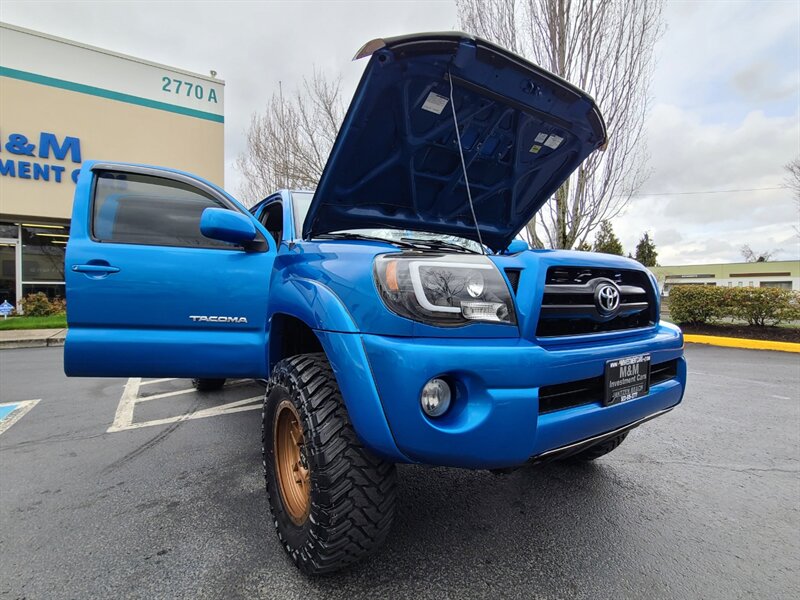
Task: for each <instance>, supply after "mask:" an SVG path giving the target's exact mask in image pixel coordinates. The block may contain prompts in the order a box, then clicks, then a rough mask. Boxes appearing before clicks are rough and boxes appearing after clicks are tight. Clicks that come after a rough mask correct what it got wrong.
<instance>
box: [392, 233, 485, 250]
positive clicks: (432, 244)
mask: <svg viewBox="0 0 800 600" xmlns="http://www.w3.org/2000/svg"><path fill="white" fill-rule="evenodd" d="M400 240H401V241H403V242H406V243H408V244H413V245H414V246H424V247H426V248H431V249H432V250H459V251H461V252H469V253H470V254H480V252H478V251H477V250H473V249H472V248H467V247H466V246H462V245H461V244H455V243H453V242H445V241H444V240H421V239H418V238H410V237H404V238H400Z"/></svg>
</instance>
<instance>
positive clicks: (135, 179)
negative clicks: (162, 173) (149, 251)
mask: <svg viewBox="0 0 800 600" xmlns="http://www.w3.org/2000/svg"><path fill="white" fill-rule="evenodd" d="M206 208H227V207H225V206H223V205H222V204H221V203H220V202H219V201H218V200H216V199H215V198H213V197H212V196H210V195H209V194H206V193H205V192H204V191H203V190H200V189H197V188H194V187H192V186H191V185H187V184H185V183H180V182H177V181H171V180H169V179H162V178H160V177H152V176H149V175H136V174H132V173H99V174H98V177H97V184H96V188H95V193H94V203H93V207H92V217H93V218H92V234H93V236H94V238H95V239H97V240H100V241H104V242H118V243H123V244H144V245H149V246H187V247H196V248H229V249H230V248H234V247H235V246H233V245H232V244H228V243H226V242H219V241H217V240H212V239H209V238H207V237H205V236H204V235H203V234H202V233H200V216H201V215H202V214H203V211H204V210H205V209H206Z"/></svg>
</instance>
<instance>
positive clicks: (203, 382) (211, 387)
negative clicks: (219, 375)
mask: <svg viewBox="0 0 800 600" xmlns="http://www.w3.org/2000/svg"><path fill="white" fill-rule="evenodd" d="M192 385H193V386H194V389H196V390H197V391H198V392H213V391H215V390H220V389H222V386H223V385H225V380H224V379H192Z"/></svg>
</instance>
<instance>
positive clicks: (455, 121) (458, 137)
mask: <svg viewBox="0 0 800 600" xmlns="http://www.w3.org/2000/svg"><path fill="white" fill-rule="evenodd" d="M447 81H448V82H449V83H450V110H451V111H452V112H453V127H455V130H456V143H457V144H458V156H459V157H461V171H462V172H463V173H464V185H466V186H467V200H468V201H469V210H470V212H471V213H472V220H473V221H475V233H477V234H478V244H480V246H481V254H486V246H484V245H483V238H481V228H480V227H479V226H478V217H476V216H475V205H474V204H473V203H472V191H471V190H470V188H469V177H468V176H467V163H466V162H465V161H464V149H463V148H462V147H461V132H460V131H459V128H458V117H457V116H456V103H455V102H454V101H453V77H452V76H451V75H450V69H448V70H447Z"/></svg>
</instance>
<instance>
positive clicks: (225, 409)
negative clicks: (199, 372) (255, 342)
mask: <svg viewBox="0 0 800 600" xmlns="http://www.w3.org/2000/svg"><path fill="white" fill-rule="evenodd" d="M169 381H175V379H174V378H163V379H150V380H142V378H140V377H131V378H130V379H128V381H127V382H126V384H125V389H124V390H123V392H122V396H121V397H120V400H119V404H118V405H117V410H116V413H115V414H114V422H113V423H112V424H111V426H110V427H109V428H108V429H107V430H106V432H107V433H115V432H118V431H127V430H129V429H141V428H142V427H153V426H155V425H168V424H170V423H176V422H178V421H188V420H192V419H203V418H206V417H214V416H217V415H224V414H229V413H237V412H243V411H247V410H256V409H259V408H261V403H260V402H259V403H257V404H253V402H256V401H259V400H262V399H263V396H261V395H260V396H254V397H252V398H246V399H244V400H237V401H235V402H229V403H227V404H222V405H219V406H214V407H211V408H206V409H201V410H196V411H195V412H190V413H184V414H181V415H177V416H174V417H167V418H164V419H155V420H151V421H142V422H139V423H134V421H133V418H134V410H135V408H136V405H137V404H140V403H142V402H149V401H150V400H163V399H166V398H173V397H176V396H182V395H186V394H191V393H195V392H197V390H195V389H194V388H185V389H180V390H173V391H170V392H163V393H158V394H152V395H149V396H140V395H139V393H140V392H141V388H142V386H144V385H148V384H152V383H166V382H169ZM252 383H253V381H252V380H251V379H234V380H231V381H230V382H228V383H226V384H225V388H226V389H228V388H230V387H235V386H240V385H245V384H252Z"/></svg>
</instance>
